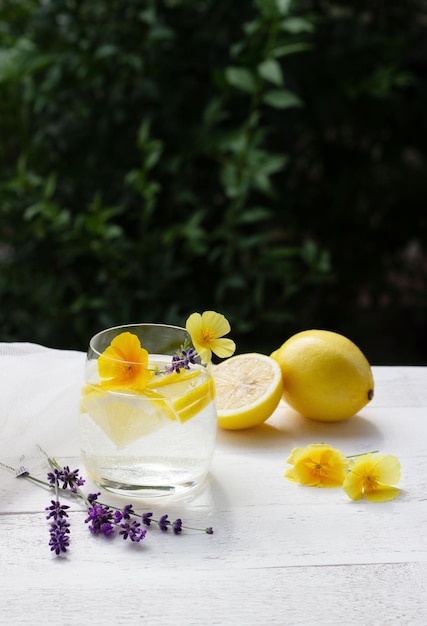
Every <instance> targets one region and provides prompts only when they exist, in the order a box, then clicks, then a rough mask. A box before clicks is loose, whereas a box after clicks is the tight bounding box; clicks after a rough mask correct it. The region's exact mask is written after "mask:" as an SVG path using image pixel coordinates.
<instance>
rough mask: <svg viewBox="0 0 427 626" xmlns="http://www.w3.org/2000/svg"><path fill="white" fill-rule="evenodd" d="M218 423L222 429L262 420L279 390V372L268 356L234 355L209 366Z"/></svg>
mask: <svg viewBox="0 0 427 626" xmlns="http://www.w3.org/2000/svg"><path fill="white" fill-rule="evenodd" d="M213 377H214V381H215V389H216V398H217V412H218V426H219V427H220V428H225V429H226V430H240V429H243V428H251V427H252V426H257V425H259V424H262V423H263V422H265V421H266V420H267V419H268V418H269V417H270V416H271V415H272V414H273V412H274V411H275V409H276V408H277V406H278V404H279V402H280V398H281V397H282V393H283V379H282V372H281V369H280V366H279V365H278V363H277V362H276V361H275V360H274V359H272V358H271V357H269V356H266V355H264V354H258V353H256V352H251V353H247V354H238V355H236V356H233V357H231V358H229V359H227V360H226V361H222V362H221V363H219V365H216V366H214V368H213Z"/></svg>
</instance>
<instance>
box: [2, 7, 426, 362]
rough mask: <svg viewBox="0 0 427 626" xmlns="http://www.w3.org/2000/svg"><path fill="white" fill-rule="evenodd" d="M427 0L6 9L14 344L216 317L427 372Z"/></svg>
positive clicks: (7, 267) (7, 218)
mask: <svg viewBox="0 0 427 626" xmlns="http://www.w3.org/2000/svg"><path fill="white" fill-rule="evenodd" d="M426 17H427V10H426V4H425V2H421V1H416V0H408V1H407V2H405V3H401V2H397V1H394V0H390V1H389V2H387V3H384V2H376V3H373V2H363V1H362V2H359V3H357V4H356V3H353V2H350V1H347V0H341V1H336V2H326V1H320V2H319V1H314V0H312V1H309V0H294V1H293V2H291V1H290V0H253V1H252V2H250V1H249V0H235V1H233V2H230V1H229V0H215V1H213V0H97V1H96V2H86V1H84V0H43V1H42V0H2V2H1V4H0V302H1V309H0V340H1V341H35V342H39V343H43V344H45V345H50V346H52V347H59V348H75V349H79V350H85V348H86V344H87V341H88V339H89V337H90V335H91V334H93V333H94V332H96V331H98V330H100V329H101V328H103V327H106V326H110V325H114V324H119V323H130V322H138V321H159V322H160V321H163V322H170V323H176V324H182V323H183V322H184V321H185V319H186V317H187V316H188V314H189V313H191V312H192V311H202V310H206V309H215V310H218V311H221V312H223V313H224V314H225V315H226V316H227V317H228V318H229V319H230V321H231V323H232V327H233V338H234V339H235V340H236V341H237V343H238V349H239V351H240V352H243V351H248V350H258V351H262V352H269V351H271V350H273V349H275V348H276V347H278V345H280V344H281V343H282V342H283V341H284V340H285V339H286V338H287V337H288V336H289V335H291V334H292V333H294V332H297V331H298V330H301V329H304V328H329V329H332V330H336V331H337V332H342V333H344V334H346V335H347V336H349V337H350V338H352V339H353V340H354V341H356V343H358V344H359V345H360V347H361V348H362V349H363V351H364V352H365V353H366V355H367V356H368V358H369V359H370V360H371V361H372V362H374V363H415V364H421V363H424V364H426V363H427V332H426V324H425V319H426V313H427V295H426V284H427V258H426V254H425V245H426V239H427V218H426V212H425V198H426V195H427V193H426V192H427V176H426V146H427V116H426V115H425V111H426V105H427V85H426V81H425V77H426V67H427V37H426V35H427V20H426Z"/></svg>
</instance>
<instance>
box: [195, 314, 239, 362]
mask: <svg viewBox="0 0 427 626" xmlns="http://www.w3.org/2000/svg"><path fill="white" fill-rule="evenodd" d="M185 328H186V329H187V332H188V333H189V334H190V335H191V340H192V342H193V345H194V347H195V349H196V351H197V353H198V355H199V356H200V358H201V360H202V361H203V362H204V363H209V361H210V360H211V359H212V352H213V353H214V354H216V355H217V356H218V357H220V358H221V359H226V358H227V357H229V356H231V355H232V354H234V351H235V349H236V344H235V343H234V341H232V340H231V339H223V337H224V335H227V334H228V333H229V332H230V330H231V328H230V324H229V322H228V320H227V319H226V318H225V317H224V315H221V313H216V312H215V311H205V312H204V313H202V314H201V315H200V313H192V314H191V315H190V317H189V318H188V319H187V321H186V323H185Z"/></svg>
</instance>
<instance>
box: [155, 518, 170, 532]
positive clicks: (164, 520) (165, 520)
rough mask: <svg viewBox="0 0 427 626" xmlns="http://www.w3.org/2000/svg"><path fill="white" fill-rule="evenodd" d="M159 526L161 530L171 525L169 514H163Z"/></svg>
mask: <svg viewBox="0 0 427 626" xmlns="http://www.w3.org/2000/svg"><path fill="white" fill-rule="evenodd" d="M158 524H159V528H160V530H163V531H166V530H167V529H168V526H170V521H169V520H168V515H162V516H161V518H160V519H159V522H158Z"/></svg>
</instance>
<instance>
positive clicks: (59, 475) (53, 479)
mask: <svg viewBox="0 0 427 626" xmlns="http://www.w3.org/2000/svg"><path fill="white" fill-rule="evenodd" d="M47 479H48V481H49V483H50V484H51V485H55V484H57V485H60V483H62V489H67V487H69V488H70V489H71V491H73V492H74V493H75V492H76V487H81V486H82V485H84V484H85V480H84V478H82V477H81V476H80V475H79V470H78V469H76V470H74V471H72V472H71V471H70V468H69V467H68V465H65V466H64V467H63V468H62V469H57V468H55V469H54V470H53V472H49V473H48V475H47Z"/></svg>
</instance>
